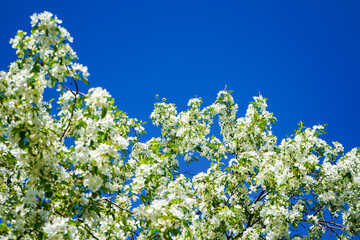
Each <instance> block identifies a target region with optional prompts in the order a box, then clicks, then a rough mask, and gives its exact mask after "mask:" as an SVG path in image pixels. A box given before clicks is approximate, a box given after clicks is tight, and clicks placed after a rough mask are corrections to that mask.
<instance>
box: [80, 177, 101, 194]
mask: <svg viewBox="0 0 360 240" xmlns="http://www.w3.org/2000/svg"><path fill="white" fill-rule="evenodd" d="M102 183H103V180H102V179H101V177H100V176H98V175H92V174H90V175H88V176H86V177H85V180H84V185H85V186H87V187H88V188H89V189H90V190H91V191H92V192H95V191H97V190H98V189H99V188H100V187H101V185H102Z"/></svg>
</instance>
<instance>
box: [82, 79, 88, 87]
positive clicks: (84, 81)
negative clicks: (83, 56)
mask: <svg viewBox="0 0 360 240" xmlns="http://www.w3.org/2000/svg"><path fill="white" fill-rule="evenodd" d="M80 81H82V82H83V83H85V84H86V85H87V86H89V81H88V80H87V79H85V78H80Z"/></svg>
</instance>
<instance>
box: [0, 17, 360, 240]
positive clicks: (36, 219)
mask: <svg viewBox="0 0 360 240" xmlns="http://www.w3.org/2000/svg"><path fill="white" fill-rule="evenodd" d="M60 24H61V20H59V19H58V18H57V17H56V16H55V17H54V16H53V14H51V13H49V12H43V13H40V14H34V15H33V16H31V26H32V30H31V32H30V33H29V34H27V33H26V32H24V31H18V33H17V35H16V36H15V37H14V38H13V39H11V40H10V43H11V45H12V47H13V48H14V49H16V54H17V56H18V60H16V61H15V62H13V63H11V64H10V68H9V71H8V72H4V71H2V72H0V105H1V107H0V156H1V157H0V219H1V220H2V221H3V222H2V223H1V224H0V236H1V238H2V239H290V238H292V239H319V238H321V237H323V236H326V235H325V234H328V235H329V236H334V237H337V238H339V239H350V238H352V237H354V236H359V232H360V154H359V149H357V148H354V149H352V150H351V151H349V152H347V153H345V152H344V147H343V146H342V145H341V144H340V143H338V142H333V143H332V144H328V143H327V142H326V141H324V140H323V139H321V134H323V133H324V129H323V128H324V127H323V126H321V125H318V126H314V127H312V128H305V127H304V126H303V124H302V122H300V124H299V129H298V130H296V131H295V134H294V135H293V136H291V137H288V138H285V139H282V140H280V141H279V143H278V140H277V137H276V136H274V135H273V133H272V124H274V123H275V121H276V118H275V117H274V116H273V114H272V113H270V112H269V111H268V110H267V99H265V98H264V97H262V96H261V95H260V96H257V97H254V99H253V102H251V103H250V104H249V105H248V109H247V111H246V114H245V116H243V117H239V116H238V111H237V110H238V105H237V104H236V103H235V102H234V98H233V97H232V95H231V91H227V90H222V91H220V92H219V93H218V96H217V99H216V101H215V102H214V103H213V104H211V105H209V106H205V107H203V106H202V104H203V102H202V99H201V98H193V99H190V100H189V102H188V109H187V110H185V111H179V110H178V109H177V108H176V106H175V104H173V103H167V102H166V100H165V99H164V100H163V101H161V102H159V103H155V107H154V111H153V112H152V113H151V115H150V118H151V119H152V122H153V124H154V125H156V126H159V127H160V128H161V136H155V137H153V138H151V139H150V140H148V141H142V139H141V135H143V134H145V129H144V126H143V122H142V121H138V120H137V119H136V118H130V117H129V116H127V114H126V113H124V112H122V111H121V110H119V109H117V108H116V106H115V105H114V99H113V98H112V97H111V95H110V94H109V92H108V91H106V90H105V89H102V88H100V87H97V88H90V89H88V90H87V91H86V89H85V91H83V90H81V89H79V85H78V82H79V81H82V82H84V83H85V84H87V85H89V82H88V77H89V73H88V69H87V67H86V66H84V65H82V64H81V63H78V62H77V61H78V58H77V55H76V53H75V51H74V50H73V49H72V48H71V46H70V43H71V42H72V41H73V39H72V37H71V36H70V34H69V33H68V31H67V30H66V29H64V28H63V27H61V26H60ZM69 82H71V83H72V84H69ZM53 87H57V89H58V91H59V96H58V97H57V99H56V100H55V104H57V105H58V106H59V108H58V110H54V109H53V106H52V103H51V101H49V100H47V99H44V97H43V96H44V92H45V91H46V90H47V89H48V88H53ZM53 104H54V103H53ZM216 121H218V124H219V126H220V133H214V129H213V128H212V125H213V124H214V123H215V122H216ZM196 160H199V161H204V162H206V163H210V167H209V169H207V170H206V171H204V172H198V173H196V174H188V173H187V172H185V171H183V169H181V168H180V166H181V165H182V164H180V163H181V161H186V162H187V163H189V164H191V162H192V161H196ZM190 166H191V165H190Z"/></svg>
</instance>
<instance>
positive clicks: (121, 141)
mask: <svg viewBox="0 0 360 240" xmlns="http://www.w3.org/2000/svg"><path fill="white" fill-rule="evenodd" d="M115 140H116V142H117V144H118V145H119V147H120V148H121V149H127V147H128V146H129V141H128V140H126V139H125V138H124V137H122V136H118V137H116V139H115Z"/></svg>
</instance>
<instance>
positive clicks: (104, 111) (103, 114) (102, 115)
mask: <svg viewBox="0 0 360 240" xmlns="http://www.w3.org/2000/svg"><path fill="white" fill-rule="evenodd" d="M106 113H107V108H103V110H102V112H101V118H104V117H105V116H106Z"/></svg>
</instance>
